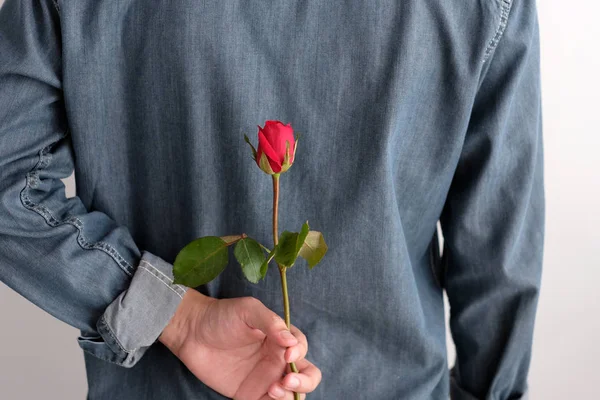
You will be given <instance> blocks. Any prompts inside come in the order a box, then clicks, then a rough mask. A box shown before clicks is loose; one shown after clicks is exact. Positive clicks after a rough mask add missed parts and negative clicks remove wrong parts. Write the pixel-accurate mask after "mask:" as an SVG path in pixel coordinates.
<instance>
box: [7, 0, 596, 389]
mask: <svg viewBox="0 0 600 400" xmlns="http://www.w3.org/2000/svg"><path fill="white" fill-rule="evenodd" d="M2 1H3V0H0V5H1V4H2ZM538 12H539V19H540V31H541V45H542V49H541V51H542V67H541V68H542V84H543V87H542V95H543V99H544V100H543V101H544V103H543V114H544V140H545V143H544V146H545V147H544V152H545V154H544V156H545V183H546V208H547V214H546V225H547V226H546V228H547V229H546V240H545V254H544V260H545V262H544V268H545V270H544V274H543V283H542V294H541V298H540V303H539V310H538V318H537V322H536V330H535V337H534V349H533V350H534V353H533V361H532V365H531V370H530V375H529V380H530V390H531V400H554V399H557V400H565V399H568V400H572V399H598V398H600V389H598V381H597V379H598V372H599V369H600V367H599V361H598V360H600V343H599V341H600V295H599V292H600V260H599V259H598V252H597V250H598V247H599V243H598V239H599V235H598V226H599V225H600V212H599V208H598V206H599V205H600V100H599V91H600V78H599V74H600V51H599V50H600V24H599V23H598V14H599V13H600V6H598V5H597V3H596V2H594V1H591V0H590V1H585V0H571V1H569V2H565V1H559V0H545V1H540V2H539V3H538ZM71 178H72V177H71ZM67 186H68V194H67V195H68V196H72V195H73V194H74V193H73V182H72V179H70V180H69V181H68V182H67ZM0 305H1V308H0V310H1V313H0V317H1V319H0V321H1V322H0V327H1V329H0V397H2V398H5V399H34V398H38V397H39V396H40V393H43V395H42V397H43V398H45V399H49V400H53V399H61V400H63V399H84V398H85V394H86V381H85V370H84V364H83V355H82V353H81V350H80V349H79V347H78V346H77V343H76V340H75V338H76V337H77V335H78V331H77V330H75V329H74V328H72V327H70V326H68V325H66V324H64V323H63V322H60V321H58V320H56V319H54V318H53V317H52V316H50V315H49V314H46V313H45V312H43V311H41V309H38V308H37V307H35V306H34V305H32V304H31V303H29V302H28V301H27V300H25V299H24V298H22V297H21V296H19V295H18V294H17V293H15V292H13V291H11V290H10V289H8V288H7V287H6V286H5V285H0ZM449 352H450V354H451V355H452V354H453V352H452V349H451V348H450V350H449Z"/></svg>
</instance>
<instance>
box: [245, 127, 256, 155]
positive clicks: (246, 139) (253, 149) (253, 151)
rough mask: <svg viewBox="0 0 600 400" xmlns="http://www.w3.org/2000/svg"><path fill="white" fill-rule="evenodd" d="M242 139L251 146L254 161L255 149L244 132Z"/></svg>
mask: <svg viewBox="0 0 600 400" xmlns="http://www.w3.org/2000/svg"><path fill="white" fill-rule="evenodd" d="M244 140H245V141H246V143H248V144H249V145H250V147H252V159H253V160H254V161H256V149H255V148H254V146H252V143H250V139H248V136H247V135H246V134H245V133H244Z"/></svg>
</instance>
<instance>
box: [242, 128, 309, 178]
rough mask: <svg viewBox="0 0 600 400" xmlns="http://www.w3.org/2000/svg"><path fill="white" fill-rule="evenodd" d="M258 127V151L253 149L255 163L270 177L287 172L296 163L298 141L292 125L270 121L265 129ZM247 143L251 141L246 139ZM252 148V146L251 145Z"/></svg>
mask: <svg viewBox="0 0 600 400" xmlns="http://www.w3.org/2000/svg"><path fill="white" fill-rule="evenodd" d="M257 126H258V150H254V147H252V152H253V157H254V161H256V164H257V165H258V167H259V168H260V169H262V170H263V171H264V172H266V173H267V174H269V175H273V174H279V173H281V172H285V171H287V170H288V169H289V168H290V167H291V166H292V164H293V163H294V156H295V154H296V145H297V139H294V130H293V129H292V126H291V124H289V123H288V124H287V125H284V124H283V123H282V122H281V121H273V120H268V121H266V122H265V127H264V128H261V127H260V125H257ZM246 142H248V144H250V141H249V140H248V138H247V137H246ZM250 146H252V144H250Z"/></svg>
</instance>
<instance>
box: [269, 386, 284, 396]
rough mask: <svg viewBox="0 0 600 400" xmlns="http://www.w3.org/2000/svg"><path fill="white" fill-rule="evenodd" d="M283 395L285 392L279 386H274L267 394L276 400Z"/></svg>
mask: <svg viewBox="0 0 600 400" xmlns="http://www.w3.org/2000/svg"><path fill="white" fill-rule="evenodd" d="M284 395H285V392H284V391H283V389H282V388H280V387H279V386H275V388H274V389H273V390H271V391H270V392H269V396H271V397H272V398H274V399H278V398H280V397H283V396H284Z"/></svg>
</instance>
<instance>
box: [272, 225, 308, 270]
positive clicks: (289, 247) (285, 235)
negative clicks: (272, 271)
mask: <svg viewBox="0 0 600 400" xmlns="http://www.w3.org/2000/svg"><path fill="white" fill-rule="evenodd" d="M308 232H309V231H308V221H306V222H305V223H304V224H303V225H302V229H301V230H300V233H298V232H289V231H283V232H282V233H281V236H280V237H279V242H278V243H277V251H276V252H275V260H276V261H277V262H278V263H279V264H281V265H283V266H286V267H291V266H292V265H294V262H295V261H296V258H298V252H299V251H300V249H301V248H302V244H303V243H304V240H305V238H306V236H307V235H308Z"/></svg>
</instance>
